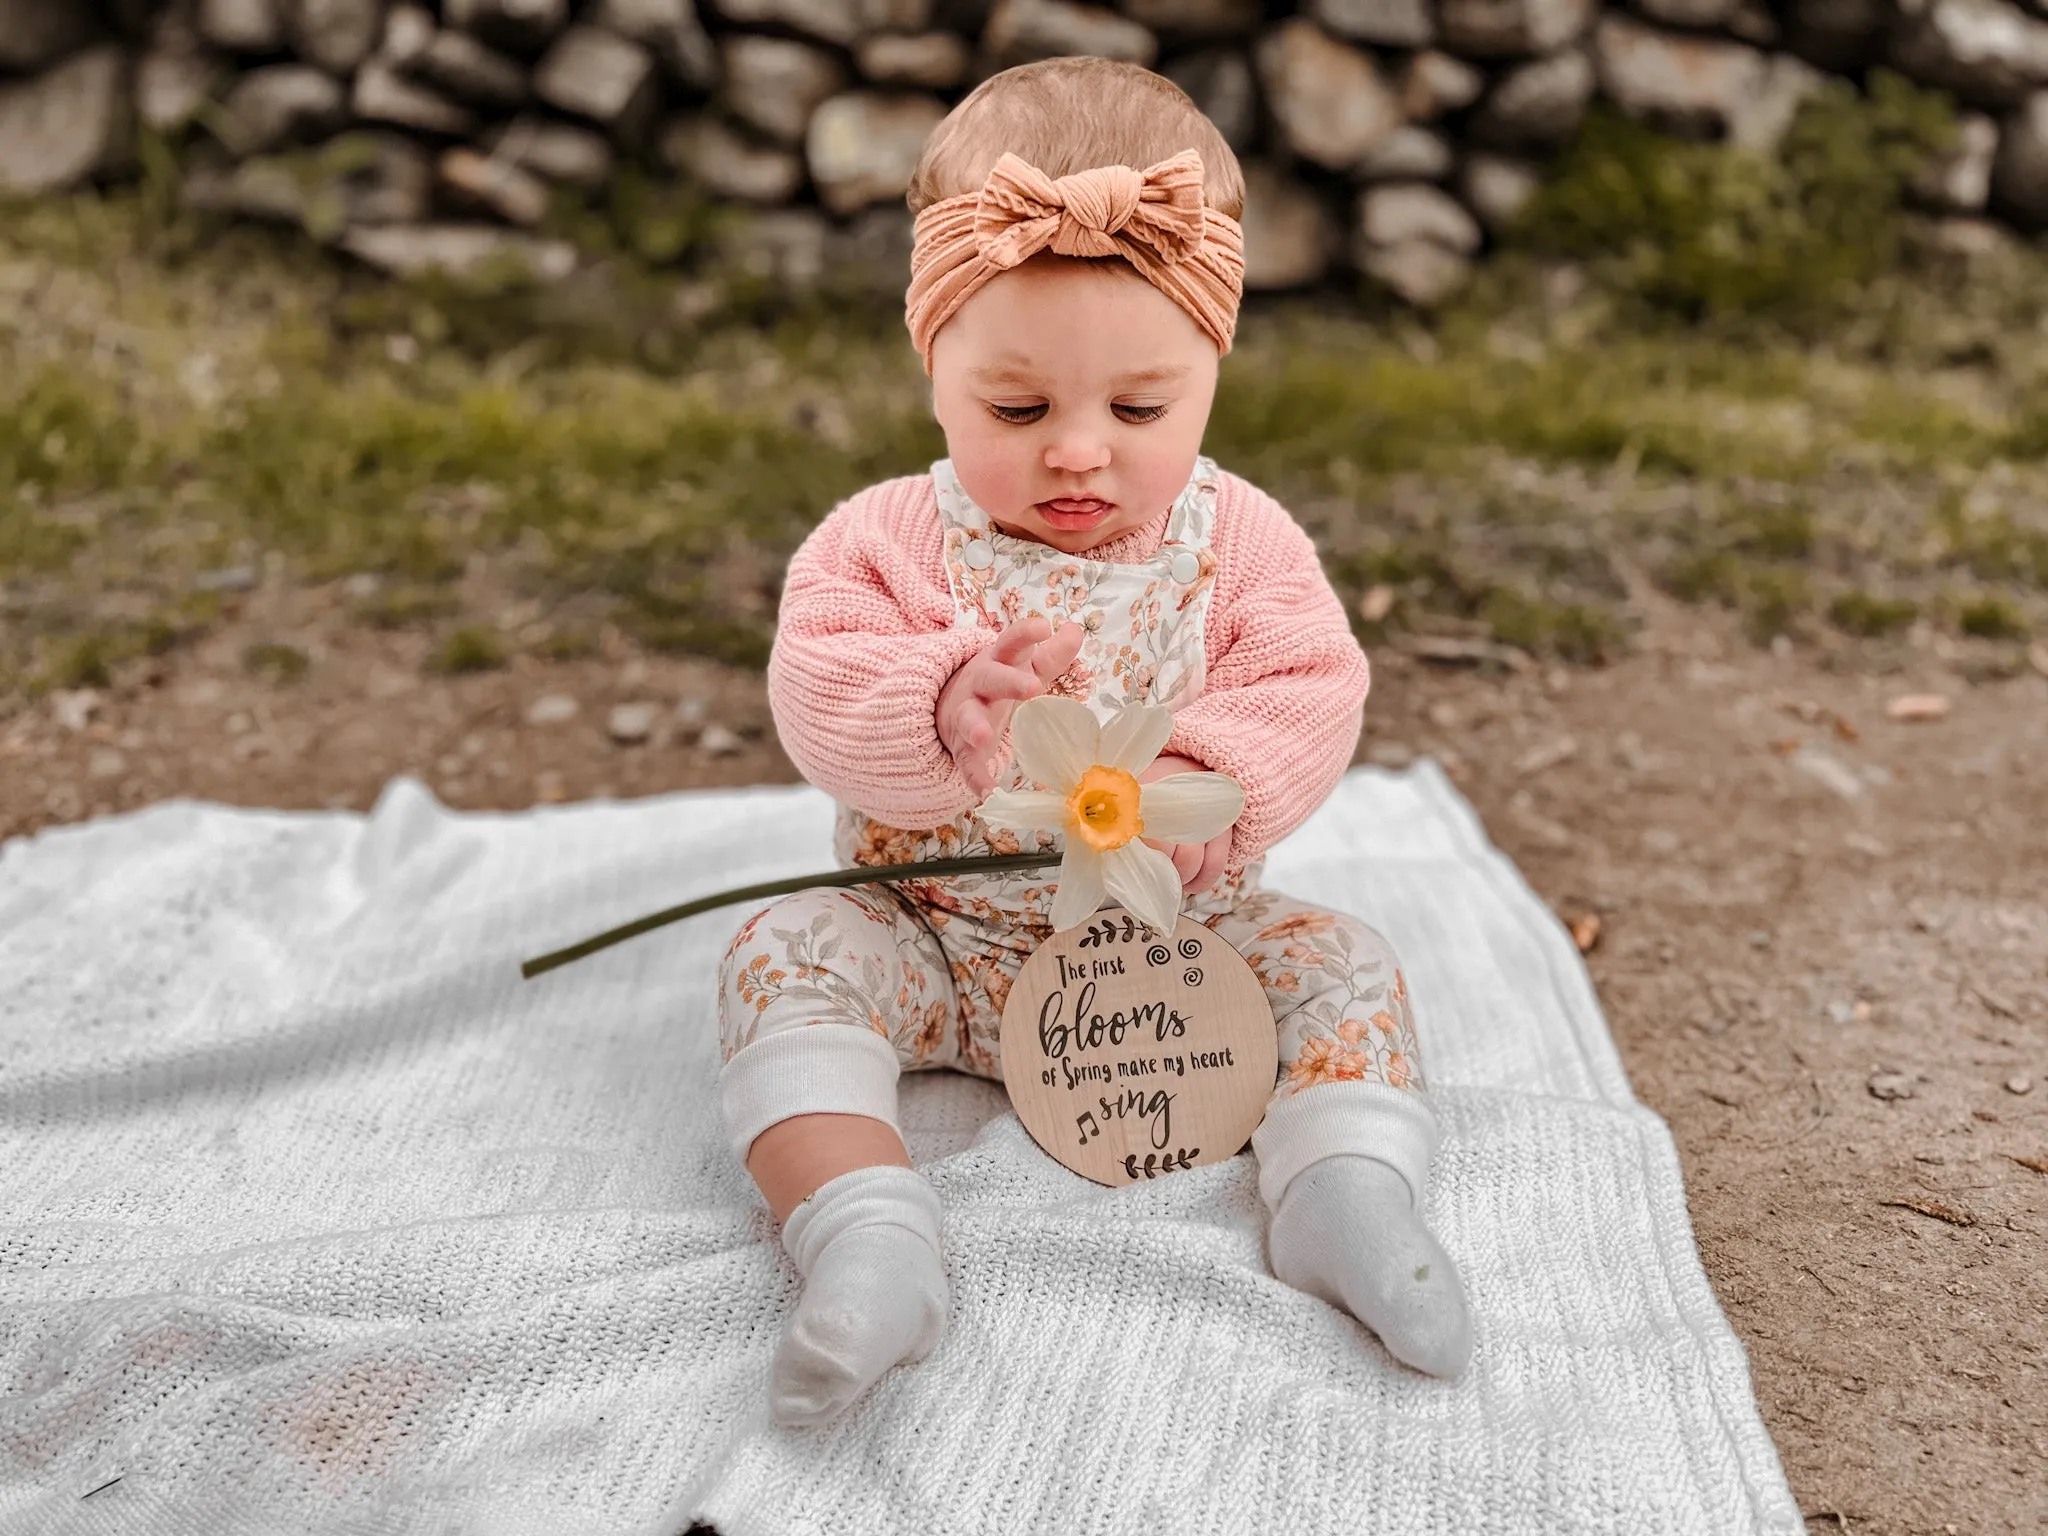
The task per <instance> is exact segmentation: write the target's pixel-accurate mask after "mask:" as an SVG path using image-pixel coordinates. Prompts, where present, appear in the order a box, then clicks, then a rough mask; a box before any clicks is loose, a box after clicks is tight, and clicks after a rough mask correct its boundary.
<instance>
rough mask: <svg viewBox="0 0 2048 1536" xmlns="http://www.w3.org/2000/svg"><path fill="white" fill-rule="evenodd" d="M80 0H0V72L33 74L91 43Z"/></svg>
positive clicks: (87, 14) (86, 10)
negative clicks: (3, 70)
mask: <svg viewBox="0 0 2048 1536" xmlns="http://www.w3.org/2000/svg"><path fill="white" fill-rule="evenodd" d="M95 30H96V28H95V27H94V25H93V18H92V8H91V7H90V6H88V5H85V4H82V3H81V0H0V69H12V70H20V71H21V72H23V73H24V74H33V73H34V72H35V71H37V70H39V69H43V68H45V67H47V66H48V65H51V64H54V63H56V62H57V61H58V60H59V59H61V58H63V57H64V55H66V54H67V53H75V52H76V51H77V50H78V49H80V48H83V47H84V46H85V45H86V44H87V43H89V42H91V41H92V35H93V33H94V31H95Z"/></svg>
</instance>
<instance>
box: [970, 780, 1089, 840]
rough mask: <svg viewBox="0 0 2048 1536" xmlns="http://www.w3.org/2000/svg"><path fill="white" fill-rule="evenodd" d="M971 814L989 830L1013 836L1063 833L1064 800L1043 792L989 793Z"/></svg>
mask: <svg viewBox="0 0 2048 1536" xmlns="http://www.w3.org/2000/svg"><path fill="white" fill-rule="evenodd" d="M974 814H975V815H977V816H979V817H980V818H981V819H982V820H983V821H985V822H987V823H988V824H989V825H990V826H992V827H1004V828H1007V829H1008V830H1009V831H1012V832H1063V831H1065V830H1066V826H1067V798H1066V796H1064V795H1055V794H1053V793H1051V792H1050V791H1048V790H1043V789H998V790H992V791H991V792H990V793H989V796H988V798H987V799H986V800H983V801H982V802H981V804H979V805H977V806H976V807H975V808H974Z"/></svg>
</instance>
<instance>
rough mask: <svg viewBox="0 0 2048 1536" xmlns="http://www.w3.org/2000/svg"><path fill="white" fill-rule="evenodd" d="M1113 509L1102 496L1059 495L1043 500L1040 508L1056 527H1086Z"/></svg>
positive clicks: (1048, 520) (1039, 505) (1098, 520)
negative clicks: (1049, 499)
mask: <svg viewBox="0 0 2048 1536" xmlns="http://www.w3.org/2000/svg"><path fill="white" fill-rule="evenodd" d="M1111 509H1112V504H1111V503H1110V502H1107V501H1104V500H1103V499H1102V498H1101V497H1100V496H1058V497H1055V498H1053V499H1052V500H1051V501H1041V502H1040V503H1039V504H1038V510H1039V511H1040V513H1042V514H1043V515H1044V517H1045V520H1046V521H1047V522H1049V523H1051V524H1052V525H1053V527H1055V528H1086V527H1088V526H1090V525H1091V524H1094V523H1097V522H1100V521H1101V520H1102V519H1103V517H1105V516H1106V515H1107V514H1108V513H1109V512H1110V511H1111Z"/></svg>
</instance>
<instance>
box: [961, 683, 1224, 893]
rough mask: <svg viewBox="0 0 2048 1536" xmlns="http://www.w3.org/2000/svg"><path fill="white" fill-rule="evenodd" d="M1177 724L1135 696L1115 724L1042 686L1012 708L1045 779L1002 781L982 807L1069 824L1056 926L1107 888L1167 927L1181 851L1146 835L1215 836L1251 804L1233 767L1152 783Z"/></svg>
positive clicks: (985, 815)
mask: <svg viewBox="0 0 2048 1536" xmlns="http://www.w3.org/2000/svg"><path fill="white" fill-rule="evenodd" d="M1172 734H1173V711H1172V710H1170V709H1166V708H1164V707H1162V706H1160V705H1157V704H1131V705H1126V706H1125V707H1124V708H1123V709H1121V710H1119V711H1118V712H1117V713H1116V714H1115V715H1114V716H1113V717H1112V718H1111V719H1110V721H1109V723H1108V724H1107V725H1098V724H1097V722H1096V719H1095V712H1094V711H1093V710H1092V709H1090V708H1089V707H1088V706H1087V705H1086V704H1084V703H1082V702H1081V701H1080V700H1079V699H1071V698H1066V697H1064V696H1061V695H1058V694H1041V695H1040V696H1039V697H1037V698H1034V699H1027V700H1025V701H1024V702H1023V703H1022V704H1019V705H1018V706H1017V708H1016V711H1015V713H1013V714H1012V715H1011V716H1010V745H1011V748H1012V750H1013V751H1014V752H1015V754H1016V759H1017V767H1018V768H1019V770H1020V771H1021V772H1022V773H1023V774H1024V776H1025V777H1026V778H1028V779H1030V780H1032V781H1033V782H1034V783H1036V784H1039V785H1042V786H1043V787H1042V788H1040V789H999V790H996V791H995V792H993V793H992V794H990V795H989V796H988V798H987V799H985V800H983V801H982V802H981V804H980V805H978V806H977V807H975V814H976V815H978V816H980V817H981V819H982V820H983V821H985V822H986V823H988V825H990V826H992V827H1003V828H1007V829H1008V830H1010V831H1013V832H1060V833H1064V834H1065V835H1066V854H1065V857H1064V858H1062V859H1061V860H1060V868H1059V894H1058V895H1056V896H1055V897H1054V898H1053V903H1052V913H1051V917H1050V919H1049V921H1050V922H1051V923H1052V927H1053V931H1054V932H1055V933H1057V932H1060V931H1062V930H1064V929H1067V928H1071V927H1073V926H1074V925H1075V924H1076V923H1083V922H1086V921H1087V920H1088V918H1089V916H1090V915H1091V914H1092V913H1094V912H1095V910H1096V909H1097V908H1098V907H1100V906H1101V905H1102V902H1103V898H1104V896H1105V895H1107V896H1108V897H1110V898H1111V899H1113V900H1115V901H1116V902H1118V903H1119V904H1120V905H1122V906H1123V907H1124V908H1126V909H1127V910H1128V911H1130V912H1131V913H1132V914H1133V915H1134V916H1136V917H1137V918H1138V919H1139V920H1141V921H1142V922H1144V923H1147V924H1149V925H1150V926H1151V927H1152V928H1154V929H1156V930H1158V931H1159V932H1161V933H1171V932H1172V931H1173V928H1174V924H1175V923H1176V922H1177V921H1178V920H1179V917H1180V907H1181V888H1180V884H1181V882H1180V874H1179V872H1178V871H1176V870H1175V869H1174V867H1173V860H1172V859H1170V858H1168V857H1167V856H1166V855H1165V854H1164V853H1162V852H1160V850H1158V849H1157V848H1150V847H1147V846H1146V845H1145V844H1144V843H1143V842H1141V841H1140V839H1141V838H1146V837H1152V838H1157V839H1158V840H1159V841H1161V842H1163V843H1206V842H1207V841H1208V840H1209V839H1210V838H1212V837H1214V836H1216V834H1217V833H1219V832H1221V831H1222V830H1223V829H1224V828H1225V827H1227V826H1229V825H1230V824H1231V823H1232V822H1234V821H1236V820H1237V818H1238V816H1239V814H1240V813H1241V812H1242V811H1243V810H1244V790H1243V789H1242V788H1241V787H1240V786H1239V785H1238V782H1237V780H1235V779H1233V778H1231V777H1230V776H1229V775H1228V774H1224V773H1176V774H1171V775H1169V776H1168V777H1166V778H1163V779H1155V780H1153V782H1151V783H1150V784H1140V783H1139V782H1138V775H1139V774H1140V773H1142V772H1144V771H1145V769H1146V768H1147V767H1149V766H1150V765H1151V762H1152V760H1153V759H1154V758H1155V757H1157V756H1158V755H1159V752H1160V749H1161V748H1162V747H1164V746H1165V745H1166V738H1167V737H1168V736H1170V735H1172Z"/></svg>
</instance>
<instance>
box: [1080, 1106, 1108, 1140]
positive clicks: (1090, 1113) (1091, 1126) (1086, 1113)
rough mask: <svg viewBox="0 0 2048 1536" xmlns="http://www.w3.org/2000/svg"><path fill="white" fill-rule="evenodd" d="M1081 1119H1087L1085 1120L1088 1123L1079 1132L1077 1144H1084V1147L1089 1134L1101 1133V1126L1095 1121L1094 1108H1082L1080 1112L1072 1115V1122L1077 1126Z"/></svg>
mask: <svg viewBox="0 0 2048 1536" xmlns="http://www.w3.org/2000/svg"><path fill="white" fill-rule="evenodd" d="M1083 1120H1085V1121H1087V1122H1088V1125H1087V1128H1086V1129H1085V1130H1083V1131H1082V1132H1081V1140H1080V1142H1079V1145H1081V1146H1084V1147H1085V1146H1087V1145H1088V1138H1089V1137H1091V1136H1100V1135H1101V1134H1102V1130H1101V1127H1099V1126H1098V1125H1096V1123H1095V1111H1094V1110H1092V1109H1084V1110H1082V1111H1081V1113H1080V1114H1078V1115H1076V1116H1075V1117H1074V1124H1075V1125H1077V1126H1078V1125H1080V1124H1081V1122H1082V1121H1083Z"/></svg>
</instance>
